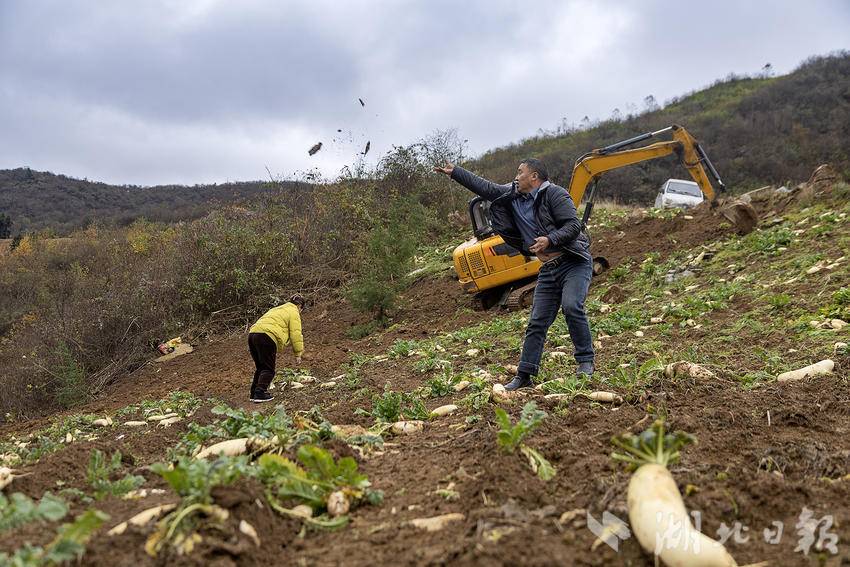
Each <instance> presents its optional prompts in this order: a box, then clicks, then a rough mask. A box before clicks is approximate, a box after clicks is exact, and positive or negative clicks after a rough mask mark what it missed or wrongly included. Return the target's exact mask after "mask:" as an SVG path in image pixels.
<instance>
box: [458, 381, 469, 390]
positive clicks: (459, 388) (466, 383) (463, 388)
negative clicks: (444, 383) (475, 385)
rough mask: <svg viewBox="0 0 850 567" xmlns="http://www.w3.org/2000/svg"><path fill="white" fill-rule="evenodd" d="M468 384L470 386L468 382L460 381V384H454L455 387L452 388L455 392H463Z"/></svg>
mask: <svg viewBox="0 0 850 567" xmlns="http://www.w3.org/2000/svg"><path fill="white" fill-rule="evenodd" d="M469 384H470V382H469V380H461V381H460V382H458V383H457V384H455V386H454V388H455V392H462V391H463V390H465V389H466V388H467V387H468V386H469Z"/></svg>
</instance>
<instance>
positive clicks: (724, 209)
mask: <svg viewBox="0 0 850 567" xmlns="http://www.w3.org/2000/svg"><path fill="white" fill-rule="evenodd" d="M720 214H721V215H723V216H724V217H726V219H727V220H728V221H729V222H730V223H732V226H734V227H735V230H736V231H737V232H738V234H740V235H744V234H749V233H751V232H752V231H753V230H755V228H756V226H758V223H759V216H758V213H756V210H755V209H754V208H753V207H752V205H750V204H749V203H745V202H744V201H741V200H739V199H736V200H734V201H732V202H731V203H725V204H723V205H721V207H720Z"/></svg>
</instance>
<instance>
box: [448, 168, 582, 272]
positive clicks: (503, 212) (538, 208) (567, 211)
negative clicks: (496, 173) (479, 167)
mask: <svg viewBox="0 0 850 567" xmlns="http://www.w3.org/2000/svg"><path fill="white" fill-rule="evenodd" d="M452 179H454V180H455V181H457V182H458V183H460V184H461V185H463V186H464V187H466V188H467V189H469V190H470V191H472V192H473V193H475V194H477V195H479V196H481V197H483V198H485V199H487V200H488V201H490V220H491V223H492V225H493V230H494V231H495V232H496V234H498V235H499V236H501V237H502V240H504V241H505V243H506V244H508V245H509V246H512V247H514V248H516V249H517V250H519V251H520V252H522V253H523V254H524V255H526V256H533V255H534V254H532V253H531V252H530V251H529V250H528V249H527V248H526V247H525V245H524V243H523V241H522V235H521V234H520V232H519V229H518V228H517V225H516V221H514V210H513V207H512V206H511V201H513V200H514V199H516V198H517V197H519V192H518V191H517V190H516V187H515V184H513V183H511V184H507V185H498V184H496V183H493V182H492V181H487V180H486V179H484V178H482V177H478V176H477V175H475V174H474V173H472V172H470V171H468V170H466V169H464V168H462V167H458V166H455V168H454V171H452ZM534 219H535V220H536V221H537V226H538V230H539V231H541V233H540V234H539V235H538V236H546V237H547V238H549V248H548V249H547V250H548V251H552V250H558V251H561V252H566V253H569V254H573V255H574V256H578V257H580V258H584V259H586V260H588V261H590V260H591V259H592V257H591V255H590V240H589V239H588V238H587V235H586V234H585V233H584V231H582V229H581V221H580V220H579V219H578V215H577V214H576V207H575V205H574V204H573V200H572V198H571V197H570V195H569V193H567V190H566V189H564V188H563V187H559V186H558V185H555V184H553V183H550V184H549V185H547V186H546V187H543V188H541V189H540V193H538V195H537V199H535V201H534Z"/></svg>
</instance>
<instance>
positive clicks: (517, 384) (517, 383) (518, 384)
mask: <svg viewBox="0 0 850 567" xmlns="http://www.w3.org/2000/svg"><path fill="white" fill-rule="evenodd" d="M532 386H534V381H533V380H532V379H531V377H530V376H529V377H528V378H523V377H521V376H514V379H513V380H511V381H510V382H508V383H507V384H505V390H507V391H508V392H512V391H514V390H519V389H520V388H531V387H532Z"/></svg>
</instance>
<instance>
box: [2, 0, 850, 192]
mask: <svg viewBox="0 0 850 567" xmlns="http://www.w3.org/2000/svg"><path fill="white" fill-rule="evenodd" d="M848 25H850V6H848V4H847V3H845V2H841V1H839V0H836V1H820V2H810V3H807V4H806V5H805V6H803V5H801V4H799V3H794V2H743V3H739V2H733V1H731V0H729V1H718V2H714V3H712V5H711V7H699V6H696V5H672V4H670V3H668V2H662V1H661V0H656V1H652V2H639V3H638V2H615V1H605V2H590V1H573V2H560V1H556V0H541V1H536V2H523V3H520V2H507V1H505V2H487V1H478V2H449V1H441V2H425V1H413V0H410V1H403V0H401V1H393V0H381V1H379V0H375V1H369V2H367V1H347V2H339V1H329V0H325V1H306V0H304V1H287V2H279V1H274V0H248V1H241V2H225V1H217V0H194V1H188V0H187V1H179V2H178V1H171V0H160V1H138V2H112V1H106V0H99V1H95V0H91V1H78V2H67V1H58V0H57V1H48V0H32V1H26V0H6V1H4V2H1V3H0V123H2V129H0V167H18V166H21V165H29V166H31V167H34V168H37V169H48V170H51V171H55V172H61V173H66V174H69V175H74V176H78V177H88V178H90V179H100V180H105V181H109V182H114V183H138V184H154V183H168V182H182V183H200V182H211V181H225V180H235V179H256V178H260V177H262V176H263V175H264V173H265V170H264V166H265V165H268V166H269V167H270V168H271V169H272V171H275V172H281V173H284V174H287V173H291V172H294V171H297V170H307V169H310V168H312V167H318V168H319V169H321V170H322V171H323V172H324V173H325V174H327V175H333V174H335V173H336V172H337V171H338V170H339V168H340V167H341V166H342V165H344V164H348V163H351V162H352V160H354V159H355V157H356V154H357V152H360V151H362V148H363V146H364V145H365V143H366V141H367V140H370V141H371V143H372V150H371V151H370V153H369V156H368V158H369V159H370V160H371V162H372V163H374V161H376V160H377V159H378V158H379V157H380V155H381V154H382V153H383V152H385V151H387V150H388V149H389V148H390V147H391V146H392V145H393V144H406V143H410V142H412V141H414V140H416V139H418V138H421V137H422V136H424V135H427V134H428V133H429V132H431V131H433V130H434V129H444V128H449V127H457V128H458V130H459V132H460V134H461V136H462V137H464V138H468V139H469V140H470V149H471V150H472V151H473V152H476V153H477V152H482V151H485V150H487V149H490V148H493V147H495V146H498V145H504V144H507V143H510V142H512V141H517V140H519V139H521V138H523V137H526V136H529V135H533V134H534V133H535V132H536V131H537V129H538V128H552V127H554V126H555V125H556V124H557V123H558V122H559V121H560V120H561V119H562V118H564V119H566V120H567V121H568V122H573V123H578V122H579V121H580V120H581V118H582V117H583V116H585V115H589V116H590V117H599V118H602V117H606V116H608V115H609V114H610V113H611V111H612V109H613V108H615V107H619V108H620V109H621V110H624V111H625V110H626V109H627V108H628V107H627V105H629V104H632V105H635V106H636V107H640V105H641V102H642V100H643V98H644V97H645V96H646V95H648V94H653V95H654V96H655V97H656V98H657V99H658V100H659V101H664V100H666V99H669V98H670V97H673V96H676V95H680V94H682V93H683V92H686V91H689V90H693V89H696V88H699V87H701V86H705V85H707V84H709V83H711V82H712V81H713V80H715V79H717V78H721V77H723V76H725V75H726V74H728V73H730V72H737V73H752V72H756V71H758V70H759V69H760V68H761V66H762V65H764V64H765V63H767V62H771V63H772V64H773V66H774V68H775V69H776V70H777V71H778V72H788V71H790V70H791V69H793V68H794V67H795V66H796V65H797V64H799V63H800V61H801V60H803V59H804V58H806V57H808V56H810V55H815V54H824V53H827V52H829V51H832V50H836V49H842V48H848V47H850V45H848V44H850V41H848V36H847V33H846V30H847V29H848ZM358 97H362V98H363V99H364V100H365V101H366V106H365V107H361V106H360V104H359V103H358V102H357V98H358ZM338 129H342V130H343V132H337V130H338ZM320 140H321V141H323V143H324V146H323V149H322V151H321V152H319V153H318V154H316V155H315V156H313V157H309V156H308V155H307V149H308V148H309V147H310V146H312V145H313V144H314V143H315V142H317V141H320Z"/></svg>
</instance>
